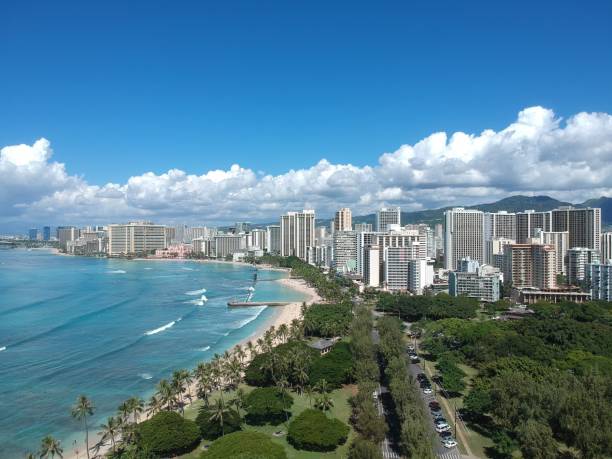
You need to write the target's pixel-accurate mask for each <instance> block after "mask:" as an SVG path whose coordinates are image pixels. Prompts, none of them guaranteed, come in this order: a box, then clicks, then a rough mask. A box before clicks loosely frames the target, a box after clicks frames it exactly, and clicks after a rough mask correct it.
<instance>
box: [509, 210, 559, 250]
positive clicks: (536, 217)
mask: <svg viewBox="0 0 612 459" xmlns="http://www.w3.org/2000/svg"><path fill="white" fill-rule="evenodd" d="M551 220H552V216H551V212H550V211H549V212H536V211H535V210H526V211H524V212H519V213H517V214H516V242H517V243H519V244H528V243H529V239H531V238H532V237H534V236H535V233H536V230H537V229H538V228H539V229H540V230H542V231H552V230H551V228H552V226H551Z"/></svg>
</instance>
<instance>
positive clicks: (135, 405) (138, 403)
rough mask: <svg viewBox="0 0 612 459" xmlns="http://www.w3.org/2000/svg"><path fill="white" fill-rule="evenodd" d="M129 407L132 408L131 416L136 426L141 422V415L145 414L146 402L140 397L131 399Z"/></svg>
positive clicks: (128, 402)
mask: <svg viewBox="0 0 612 459" xmlns="http://www.w3.org/2000/svg"><path fill="white" fill-rule="evenodd" d="M127 404H128V407H129V408H130V414H131V415H132V419H133V420H134V422H135V423H136V424H138V421H139V420H140V415H141V414H142V413H143V412H144V406H145V402H144V400H143V399H141V398H140V397H130V398H129V399H128V400H127Z"/></svg>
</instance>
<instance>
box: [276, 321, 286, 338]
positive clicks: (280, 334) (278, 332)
mask: <svg viewBox="0 0 612 459" xmlns="http://www.w3.org/2000/svg"><path fill="white" fill-rule="evenodd" d="M276 336H277V337H278V338H279V339H280V340H281V343H284V342H286V341H287V338H288V337H289V327H288V326H287V324H281V325H279V327H278V329H277V330H276Z"/></svg>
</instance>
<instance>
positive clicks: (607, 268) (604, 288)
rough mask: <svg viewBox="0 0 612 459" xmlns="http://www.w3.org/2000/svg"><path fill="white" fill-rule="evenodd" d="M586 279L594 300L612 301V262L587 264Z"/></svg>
mask: <svg viewBox="0 0 612 459" xmlns="http://www.w3.org/2000/svg"><path fill="white" fill-rule="evenodd" d="M585 281H586V285H587V286H588V288H589V289H590V292H591V298H592V299H593V300H602V301H612V264H608V263H606V264H601V263H593V264H588V265H586V267H585Z"/></svg>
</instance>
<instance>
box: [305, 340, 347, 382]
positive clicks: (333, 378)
mask: <svg viewBox="0 0 612 459" xmlns="http://www.w3.org/2000/svg"><path fill="white" fill-rule="evenodd" d="M352 369H353V356H352V353H351V348H350V346H349V344H348V343H345V342H340V343H337V344H336V345H335V346H334V347H333V349H332V350H331V351H329V353H327V354H326V355H324V356H323V357H319V358H317V359H315V360H314V362H313V363H312V367H311V369H310V373H309V375H308V376H309V384H310V385H313V386H314V385H316V384H317V383H318V382H319V381H320V380H322V379H324V380H325V381H327V383H328V384H329V386H330V387H331V388H332V389H338V388H339V387H340V386H342V384H346V383H347V382H348V381H349V380H350V377H351V372H352Z"/></svg>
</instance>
